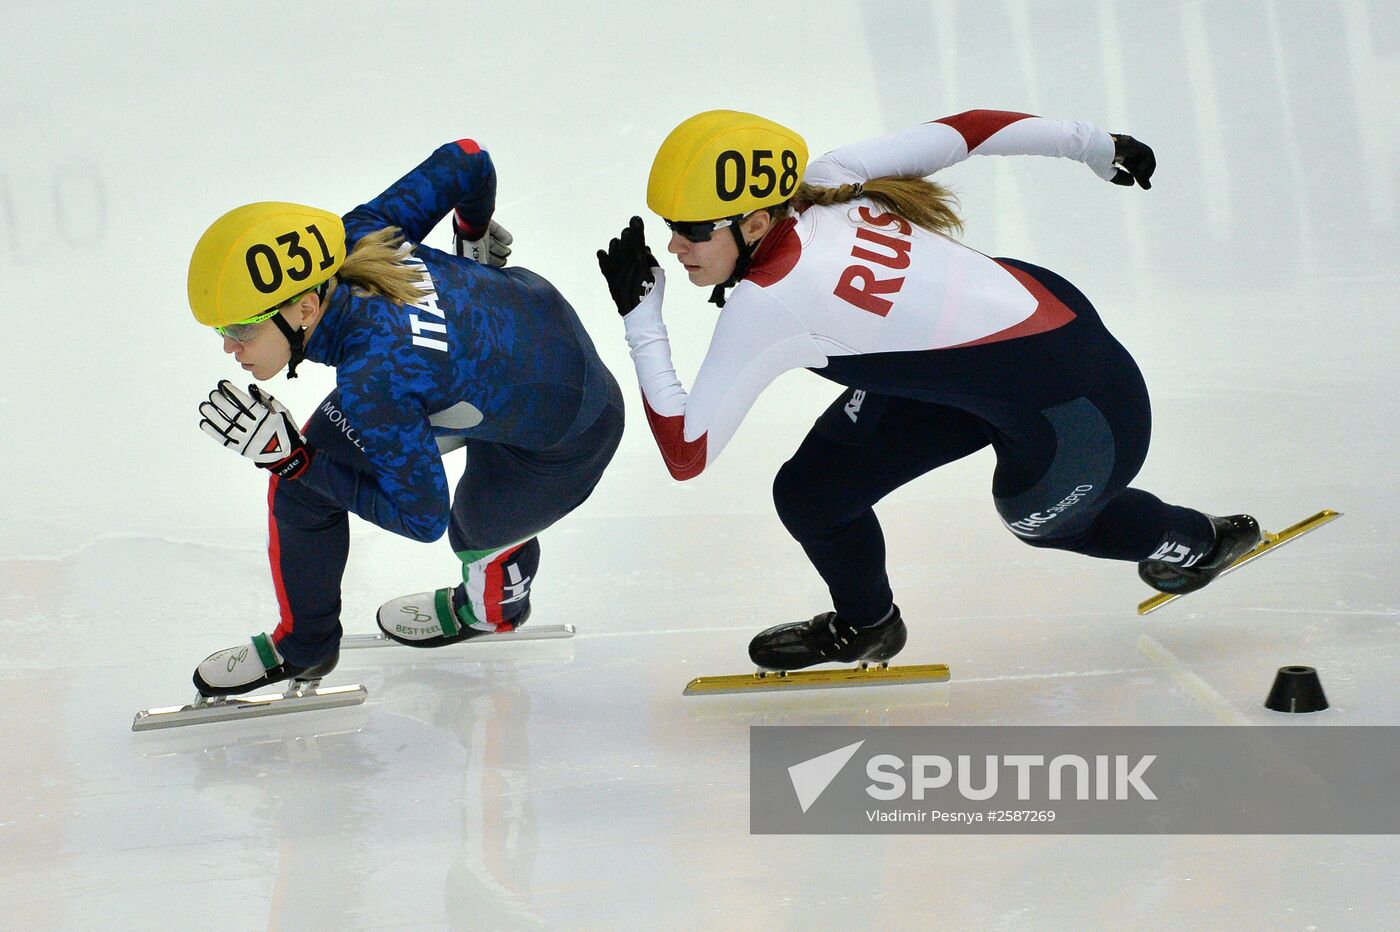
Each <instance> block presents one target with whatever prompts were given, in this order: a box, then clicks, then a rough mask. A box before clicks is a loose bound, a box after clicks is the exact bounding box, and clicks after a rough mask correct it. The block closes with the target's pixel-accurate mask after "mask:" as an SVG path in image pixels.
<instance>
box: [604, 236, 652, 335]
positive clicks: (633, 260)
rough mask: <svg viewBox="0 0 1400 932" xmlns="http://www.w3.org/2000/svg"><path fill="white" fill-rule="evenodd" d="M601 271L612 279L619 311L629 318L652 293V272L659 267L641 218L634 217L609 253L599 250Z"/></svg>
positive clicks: (611, 287) (613, 296) (609, 279)
mask: <svg viewBox="0 0 1400 932" xmlns="http://www.w3.org/2000/svg"><path fill="white" fill-rule="evenodd" d="M598 268H600V269H602V270H603V277H604V278H606V279H607V280H608V291H610V292H612V299H613V303H614V304H616V305H617V312H618V313H619V314H621V315H622V316H623V317H626V316H627V315H628V314H629V313H631V311H632V309H633V308H635V307H636V306H637V305H638V304H639V303H640V302H641V300H642V298H644V297H646V296H647V294H649V293H650V292H651V287H652V285H653V284H654V283H655V281H656V278H655V276H653V275H652V274H651V270H652V269H654V268H659V266H658V265H657V264H656V259H655V257H653V256H652V254H651V250H650V249H648V248H647V242H646V234H645V233H644V232H643V230H642V218H641V217H633V218H632V220H631V221H630V222H629V223H628V224H627V228H626V229H625V230H623V231H622V233H621V235H619V236H618V237H617V238H616V239H614V240H612V241H611V242H609V243H608V248H607V249H606V250H603V249H600V250H598Z"/></svg>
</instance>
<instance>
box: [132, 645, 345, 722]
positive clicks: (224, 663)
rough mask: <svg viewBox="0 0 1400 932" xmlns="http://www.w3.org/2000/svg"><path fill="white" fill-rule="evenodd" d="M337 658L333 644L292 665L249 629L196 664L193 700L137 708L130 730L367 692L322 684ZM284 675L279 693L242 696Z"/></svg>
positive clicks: (338, 700) (337, 703)
mask: <svg viewBox="0 0 1400 932" xmlns="http://www.w3.org/2000/svg"><path fill="white" fill-rule="evenodd" d="M339 659H340V652H339V650H337V651H336V652H335V653H333V654H331V655H330V657H328V658H327V659H325V660H323V661H321V662H320V663H318V664H315V665H313V666H309V667H302V666H297V665H295V664H290V663H287V662H286V660H285V659H284V658H283V657H282V655H281V654H280V653H279V652H278V651H277V647H276V645H274V644H273V643H272V639H271V638H270V637H268V636H267V635H266V634H257V635H254V636H253V638H252V640H251V642H250V643H248V644H244V645H242V646H239V647H230V648H227V649H225V650H221V651H215V652H214V653H212V654H210V655H209V656H208V657H206V658H204V660H203V661H202V662H201V663H200V664H199V666H198V667H196V668H195V671H194V686H195V689H196V690H197V691H198V693H197V695H196V696H195V700H194V702H192V703H190V704H189V705H184V706H166V707H162V708H155V709H142V710H141V711H140V712H137V713H136V718H135V719H134V720H133V721H132V723H131V730H132V731H148V730H151V729H155V728H175V727H179V726H182V725H199V724H205V723H209V722H224V721H237V720H241V719H245V718H256V717H259V716H264V715H282V714H285V713H289V712H306V711H311V710H313V709H332V708H339V707H342V706H349V705H359V704H360V703H362V702H364V701H365V697H366V696H367V695H368V693H367V692H366V690H365V688H364V687H363V686H358V685H354V686H334V687H329V688H325V689H323V688H321V677H323V676H325V675H326V674H328V673H330V672H331V671H332V670H334V669H335V665H336V663H337V661H338V660H339ZM284 681H286V682H287V687H286V689H285V691H283V692H281V693H269V694H266V695H259V696H249V697H247V698H242V696H243V694H245V693H250V692H253V691H254V690H257V689H261V688H262V687H264V686H270V685H272V684H273V683H280V682H284Z"/></svg>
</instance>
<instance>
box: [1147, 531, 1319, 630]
mask: <svg viewBox="0 0 1400 932" xmlns="http://www.w3.org/2000/svg"><path fill="white" fill-rule="evenodd" d="M1341 516H1342V512H1340V511H1333V510H1332V509H1331V508H1324V509H1322V510H1321V511H1319V512H1318V513H1317V514H1315V515H1312V516H1311V517H1308V518H1304V519H1303V520H1302V521H1299V522H1298V523H1297V524H1293V525H1290V526H1288V527H1286V528H1284V529H1283V530H1281V531H1279V532H1278V533H1273V532H1270V531H1265V532H1264V533H1263V537H1262V538H1261V539H1260V541H1259V543H1257V544H1255V545H1254V549H1253V550H1251V551H1249V553H1246V554H1245V555H1244V556H1242V557H1240V558H1239V559H1238V560H1236V561H1235V562H1234V563H1231V564H1230V565H1229V566H1227V567H1226V568H1225V569H1223V570H1221V571H1220V575H1219V576H1216V577H1215V579H1214V580H1211V582H1212V583H1213V582H1215V581H1216V580H1218V579H1220V577H1221V576H1225V575H1228V574H1230V573H1233V572H1234V571H1235V570H1237V569H1239V568H1240V567H1242V566H1244V565H1245V564H1246V563H1250V562H1253V561H1254V560H1257V559H1259V558H1260V557H1262V556H1264V554H1266V553H1272V552H1273V551H1275V550H1277V549H1278V548H1280V547H1282V546H1283V545H1284V544H1288V543H1292V542H1293V541H1295V540H1297V539H1298V538H1300V537H1302V536H1303V535H1304V534H1308V533H1310V532H1312V531H1316V530H1317V529H1318V528H1320V527H1322V526H1323V525H1324V524H1327V523H1328V522H1331V521H1335V520H1336V519H1337V518H1340V517H1341ZM1190 594H1191V593H1189V592H1175V593H1169V592H1159V593H1157V594H1156V595H1154V596H1153V597H1152V598H1150V599H1147V600H1145V601H1143V602H1140V603H1138V607H1137V611H1138V614H1139V615H1148V614H1151V613H1152V612H1155V611H1156V610H1157V609H1159V608H1161V607H1162V606H1164V605H1169V604H1171V603H1172V602H1175V601H1176V600H1177V599H1180V598H1182V597H1183V596H1187V595H1190Z"/></svg>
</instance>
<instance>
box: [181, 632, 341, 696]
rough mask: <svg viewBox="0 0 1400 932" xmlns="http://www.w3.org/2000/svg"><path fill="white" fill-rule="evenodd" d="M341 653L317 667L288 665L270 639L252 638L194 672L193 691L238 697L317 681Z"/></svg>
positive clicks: (212, 657) (218, 653) (209, 659)
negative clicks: (287, 682) (267, 688)
mask: <svg viewBox="0 0 1400 932" xmlns="http://www.w3.org/2000/svg"><path fill="white" fill-rule="evenodd" d="M339 661H340V649H339V648H337V649H336V651H335V652H334V653H333V654H331V655H330V656H329V657H328V658H326V659H325V660H323V661H321V662H320V663H318V664H314V665H312V666H309V667H299V666H296V665H295V664H290V663H287V661H285V660H283V659H282V655H281V654H280V653H278V652H277V647H276V645H274V644H273V643H272V638H270V637H268V636H267V635H266V634H255V635H253V640H252V643H251V644H246V643H245V644H244V645H243V646H241V647H229V648H226V649H225V650H221V651H215V652H214V653H212V654H210V655H209V656H208V657H205V658H204V660H203V661H202V662H201V663H200V665H199V666H198V667H196V668H195V671H194V688H195V689H197V690H199V694H200V695H201V696H238V695H242V694H243V693H250V692H252V691H253V690H255V689H261V688H263V687H264V686H268V685H271V684H272V683H280V682H281V681H282V680H319V679H320V678H321V677H323V676H325V675H326V674H327V673H330V672H331V671H332V670H334V669H335V665H336V663H338V662H339Z"/></svg>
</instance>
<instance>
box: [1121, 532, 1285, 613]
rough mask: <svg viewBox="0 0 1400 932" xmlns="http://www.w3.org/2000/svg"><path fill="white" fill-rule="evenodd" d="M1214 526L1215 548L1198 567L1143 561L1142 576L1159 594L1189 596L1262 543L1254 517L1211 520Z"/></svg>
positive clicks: (1201, 560) (1196, 564)
mask: <svg viewBox="0 0 1400 932" xmlns="http://www.w3.org/2000/svg"><path fill="white" fill-rule="evenodd" d="M1210 523H1211V525H1212V527H1213V528H1214V529H1215V546H1214V547H1212V548H1211V549H1210V552H1209V553H1207V554H1206V555H1205V556H1204V557H1202V558H1201V559H1200V560H1198V561H1197V562H1196V563H1195V564H1193V565H1191V566H1186V565H1185V564H1182V563H1170V562H1168V561H1166V560H1143V561H1142V562H1141V563H1139V564H1138V576H1140V577H1142V581H1143V582H1145V583H1147V584H1148V585H1149V586H1151V587H1152V588H1153V589H1156V590H1157V591H1158V592H1166V593H1168V594H1173V595H1185V594H1186V593H1188V592H1195V591H1196V590H1197V589H1202V588H1204V587H1205V586H1208V585H1209V584H1210V581H1211V580H1212V579H1214V578H1215V577H1217V576H1219V575H1220V574H1221V573H1222V572H1224V571H1225V570H1226V569H1228V568H1229V567H1230V565H1231V564H1233V563H1234V562H1235V561H1236V560H1238V559H1239V558H1240V557H1242V556H1244V555H1245V554H1247V553H1249V551H1250V550H1252V549H1253V548H1254V546H1255V545H1256V544H1258V543H1259V539H1260V533H1259V522H1258V521H1256V520H1254V518H1253V517H1252V516H1250V515H1229V516H1227V517H1224V518H1216V517H1211V519H1210ZM1183 549H1184V548H1183Z"/></svg>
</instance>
